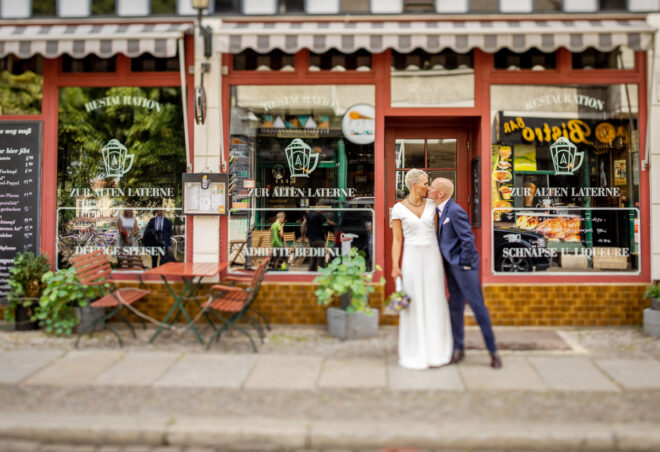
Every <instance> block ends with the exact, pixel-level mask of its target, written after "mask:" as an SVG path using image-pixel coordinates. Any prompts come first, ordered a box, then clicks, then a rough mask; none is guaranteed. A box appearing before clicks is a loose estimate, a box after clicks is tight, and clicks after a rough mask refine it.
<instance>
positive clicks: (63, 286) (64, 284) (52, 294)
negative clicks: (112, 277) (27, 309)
mask: <svg viewBox="0 0 660 452" xmlns="http://www.w3.org/2000/svg"><path fill="white" fill-rule="evenodd" d="M43 282H44V284H45V285H46V287H45V289H44V291H43V294H42V295H41V299H40V300H39V306H38V307H37V309H36V312H35V315H34V319H35V320H39V324H40V325H41V326H42V327H43V328H44V329H45V330H46V331H48V332H49V333H53V334H55V335H58V336H59V335H66V334H71V332H72V331H73V329H74V328H75V326H76V325H77V324H78V322H79V320H78V319H77V318H76V316H75V312H74V308H77V307H85V306H87V305H88V304H89V303H90V301H93V300H95V299H97V298H99V297H101V296H102V295H103V294H104V293H105V292H106V291H107V289H108V287H109V284H102V285H99V286H84V285H82V284H80V281H79V280H78V276H76V270H75V268H73V267H70V268H67V269H65V270H60V271H57V272H48V273H46V274H45V275H44V276H43Z"/></svg>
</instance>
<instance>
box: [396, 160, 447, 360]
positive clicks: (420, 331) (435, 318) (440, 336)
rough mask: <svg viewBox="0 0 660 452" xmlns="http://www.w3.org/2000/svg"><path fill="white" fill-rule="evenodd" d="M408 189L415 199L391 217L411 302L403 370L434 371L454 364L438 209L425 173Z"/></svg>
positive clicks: (416, 174) (402, 323)
mask: <svg viewBox="0 0 660 452" xmlns="http://www.w3.org/2000/svg"><path fill="white" fill-rule="evenodd" d="M405 183H406V187H408V190H409V192H410V193H409V194H408V196H407V197H406V199H404V200H403V201H401V202H398V203H396V204H395V205H394V207H393V208H392V213H391V215H392V217H391V219H392V232H393V236H394V238H393V242H392V278H396V277H397V276H401V279H402V282H403V290H404V292H406V293H407V294H408V295H409V296H410V299H411V302H410V306H409V307H408V308H407V309H404V310H403V311H401V314H400V317H399V365H400V366H402V367H405V368H408V369H428V368H429V367H435V366H442V365H445V364H448V363H449V361H450V360H451V355H452V351H453V343H452V334H451V322H450V319H449V307H448V305H447V297H446V294H445V274H444V268H443V265H442V257H441V256H440V248H439V247H438V241H437V238H436V226H435V221H436V220H435V218H436V205H435V203H434V202H433V201H431V200H430V199H426V195H427V190H428V186H429V178H428V176H427V174H426V173H425V172H424V171H421V170H418V169H411V170H410V171H408V172H407V173H406V177H405ZM404 240H405V244H403V243H402V242H403V241H404ZM402 245H403V246H402ZM402 247H403V259H402V260H401V267H399V258H400V257H401V249H402Z"/></svg>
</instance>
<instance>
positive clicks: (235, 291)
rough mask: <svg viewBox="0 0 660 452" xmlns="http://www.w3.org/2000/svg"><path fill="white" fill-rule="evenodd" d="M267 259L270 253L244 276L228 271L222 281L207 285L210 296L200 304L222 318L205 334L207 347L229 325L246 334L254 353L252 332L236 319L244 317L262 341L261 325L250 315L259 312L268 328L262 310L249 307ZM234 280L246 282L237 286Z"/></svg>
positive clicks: (258, 285)
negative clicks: (218, 324)
mask: <svg viewBox="0 0 660 452" xmlns="http://www.w3.org/2000/svg"><path fill="white" fill-rule="evenodd" d="M269 261H270V256H268V257H267V258H265V259H264V260H263V261H261V263H260V264H259V266H258V267H257V268H256V269H255V270H253V271H250V272H249V273H247V274H245V275H244V276H233V275H232V276H229V277H227V278H225V279H223V280H222V283H223V284H216V285H214V286H213V287H211V299H210V300H209V301H208V302H207V303H205V304H204V305H203V306H202V308H203V309H209V310H211V312H213V313H214V314H215V317H216V318H217V319H219V320H220V321H221V322H222V325H221V326H219V327H218V328H215V332H214V334H213V335H212V336H211V337H210V338H209V340H208V343H207V344H206V348H207V349H209V348H211V344H212V343H213V340H214V339H215V340H220V335H221V334H222V333H223V332H225V331H227V330H228V329H229V328H235V329H237V330H238V331H240V332H241V333H243V334H244V335H245V336H247V338H248V339H249V340H250V344H251V345H252V350H253V351H254V352H255V353H256V351H257V346H256V345H255V343H254V340H253V339H252V336H251V335H250V333H249V332H248V331H247V330H246V329H245V328H243V327H242V326H241V325H240V324H238V323H237V322H238V321H239V320H240V319H242V318H245V320H246V321H247V322H249V323H250V324H252V326H253V327H254V328H255V330H256V331H257V334H258V335H259V338H260V339H261V342H262V343H263V339H264V337H265V335H264V333H263V330H262V329H261V325H259V323H258V321H257V320H255V317H253V316H252V314H256V315H259V316H260V317H261V318H262V319H263V320H264V322H265V323H266V326H267V328H268V329H270V325H268V322H267V321H266V318H265V317H264V316H263V314H261V313H257V312H256V311H254V310H251V309H250V308H251V306H252V303H253V302H254V300H255V299H256V297H257V293H258V292H259V288H260V287H261V281H262V280H263V278H264V275H265V273H266V269H267V268H268V264H269ZM236 283H239V284H240V283H245V284H246V286H243V287H241V286H239V285H237V284H236ZM223 314H227V315H228V317H225V316H224V315H223Z"/></svg>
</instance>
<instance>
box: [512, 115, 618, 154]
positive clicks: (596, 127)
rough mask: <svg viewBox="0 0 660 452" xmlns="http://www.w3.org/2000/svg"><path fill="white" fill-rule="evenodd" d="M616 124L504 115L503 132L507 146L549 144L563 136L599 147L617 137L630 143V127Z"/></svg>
mask: <svg viewBox="0 0 660 452" xmlns="http://www.w3.org/2000/svg"><path fill="white" fill-rule="evenodd" d="M616 122H617V121H608V122H601V121H584V120H582V119H567V118H550V119H544V118H531V117H522V116H515V117H513V116H502V117H501V125H500V133H501V136H502V138H503V139H502V142H503V144H520V143H530V144H536V145H549V144H551V143H554V142H556V141H557V140H558V139H559V138H560V137H564V138H566V139H568V140H569V141H570V142H572V143H573V144H576V145H579V144H586V145H589V146H595V147H599V146H602V145H610V144H611V143H612V142H613V141H614V140H615V138H617V137H620V138H621V140H622V142H623V143H628V142H629V138H630V137H629V134H628V130H627V127H626V126H625V125H624V123H623V122H621V123H620V124H618V125H616V126H615V125H613V123H616Z"/></svg>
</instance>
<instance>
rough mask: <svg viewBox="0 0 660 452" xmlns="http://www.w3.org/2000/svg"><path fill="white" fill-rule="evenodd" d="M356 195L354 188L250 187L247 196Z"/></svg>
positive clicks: (303, 196)
mask: <svg viewBox="0 0 660 452" xmlns="http://www.w3.org/2000/svg"><path fill="white" fill-rule="evenodd" d="M355 195H356V191H355V188H332V187H331V188H296V187H275V188H273V190H272V191H271V190H270V189H268V188H251V189H250V190H249V191H248V193H247V196H250V197H255V198H271V197H272V198H314V197H316V198H353V197H355Z"/></svg>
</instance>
